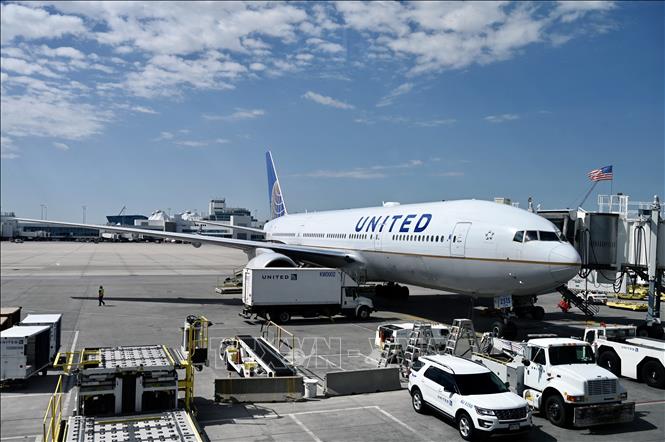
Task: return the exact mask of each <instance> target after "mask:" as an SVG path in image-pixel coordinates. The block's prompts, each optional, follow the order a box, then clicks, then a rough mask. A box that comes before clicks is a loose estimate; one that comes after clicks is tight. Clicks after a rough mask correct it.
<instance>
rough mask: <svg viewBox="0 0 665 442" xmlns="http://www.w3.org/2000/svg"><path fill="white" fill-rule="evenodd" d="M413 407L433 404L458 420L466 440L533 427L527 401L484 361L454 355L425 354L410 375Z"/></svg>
mask: <svg viewBox="0 0 665 442" xmlns="http://www.w3.org/2000/svg"><path fill="white" fill-rule="evenodd" d="M409 392H410V393H411V403H412V404H413V409H414V410H416V412H418V413H424V412H425V411H426V409H427V407H428V406H429V407H432V408H433V409H435V410H437V411H438V412H440V413H442V414H443V415H445V416H446V417H448V418H451V419H453V420H454V421H455V422H456V423H457V427H458V428H459V432H460V435H461V436H462V438H463V439H464V440H472V439H474V438H477V437H478V436H482V435H484V434H495V433H496V434H498V433H504V434H505V433H509V434H512V433H521V432H526V431H529V430H530V429H531V425H532V424H531V410H530V409H529V406H528V404H527V402H526V401H525V400H524V399H522V398H521V397H520V396H518V395H516V394H515V393H513V392H511V391H509V390H508V387H507V386H506V385H505V384H504V383H503V382H502V381H501V379H499V378H498V377H497V376H496V375H495V374H494V373H492V372H491V371H490V370H489V369H488V368H486V367H485V366H484V365H480V364H478V363H476V362H472V361H469V360H468V359H462V358H458V357H455V356H451V355H447V354H446V355H435V356H422V357H420V358H419V359H418V361H416V363H414V365H413V367H412V369H411V373H410V375H409Z"/></svg>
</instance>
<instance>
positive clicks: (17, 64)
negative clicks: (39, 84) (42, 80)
mask: <svg viewBox="0 0 665 442" xmlns="http://www.w3.org/2000/svg"><path fill="white" fill-rule="evenodd" d="M2 69H3V70H6V71H10V72H16V73H18V74H22V75H33V74H36V75H41V76H44V77H50V78H58V77H60V76H59V75H58V74H56V73H54V72H53V71H51V70H50V69H48V68H45V67H43V66H40V65H38V64H36V63H32V62H29V61H25V60H21V59H20V58H8V57H3V58H2Z"/></svg>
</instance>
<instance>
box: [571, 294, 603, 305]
mask: <svg viewBox="0 0 665 442" xmlns="http://www.w3.org/2000/svg"><path fill="white" fill-rule="evenodd" d="M577 296H578V297H579V298H580V299H582V300H583V301H586V302H588V303H589V304H602V305H605V304H607V294H605V293H601V292H580V293H578V294H577Z"/></svg>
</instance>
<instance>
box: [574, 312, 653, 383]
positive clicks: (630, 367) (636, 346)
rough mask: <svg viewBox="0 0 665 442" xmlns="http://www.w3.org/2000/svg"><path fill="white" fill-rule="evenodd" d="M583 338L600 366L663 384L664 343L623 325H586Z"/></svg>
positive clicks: (623, 374) (642, 379) (646, 381)
mask: <svg viewBox="0 0 665 442" xmlns="http://www.w3.org/2000/svg"><path fill="white" fill-rule="evenodd" d="M584 340H585V341H586V342H588V343H589V344H591V346H592V347H593V349H594V352H595V353H596V361H597V363H598V365H600V366H601V367H603V368H606V369H607V370H609V371H611V372H612V373H614V374H615V375H617V376H624V377H627V378H631V379H635V380H638V381H644V382H645V383H646V384H647V385H648V386H650V387H654V388H663V387H665V342H663V341H660V340H657V339H652V338H639V337H637V327H634V326H624V325H605V326H603V325H601V326H600V327H588V328H587V329H586V330H585V331H584Z"/></svg>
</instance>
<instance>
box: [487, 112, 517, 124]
mask: <svg viewBox="0 0 665 442" xmlns="http://www.w3.org/2000/svg"><path fill="white" fill-rule="evenodd" d="M519 119H520V116H519V115H517V114H501V115H488V116H486V117H485V121H489V122H490V123H506V122H508V121H514V120H519Z"/></svg>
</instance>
